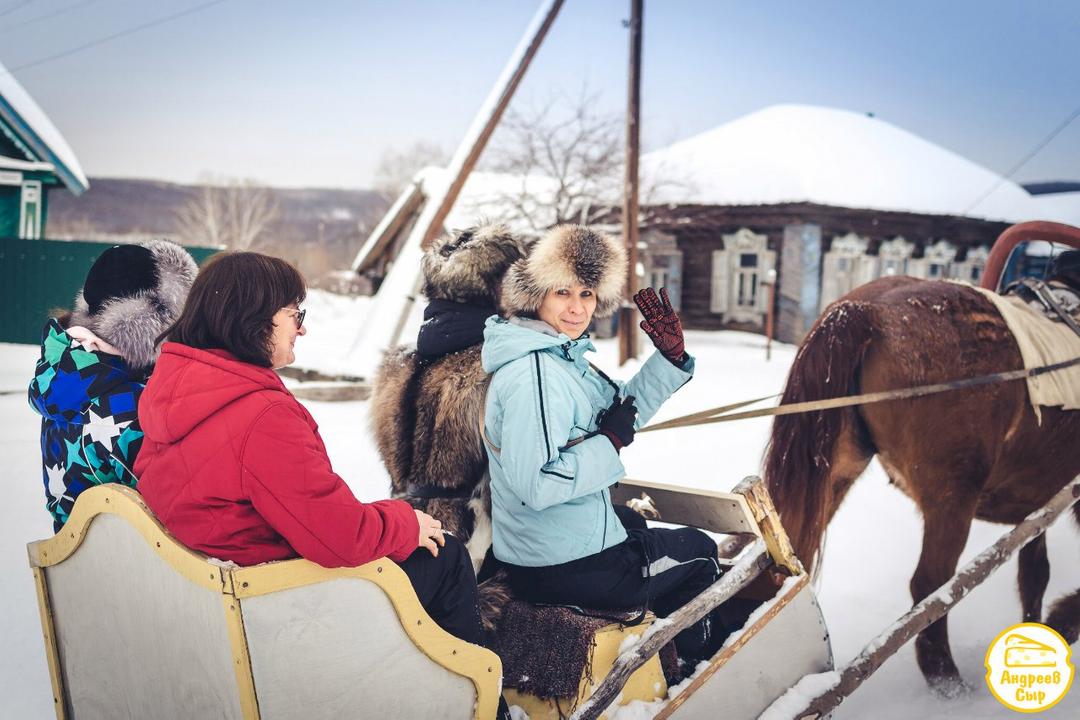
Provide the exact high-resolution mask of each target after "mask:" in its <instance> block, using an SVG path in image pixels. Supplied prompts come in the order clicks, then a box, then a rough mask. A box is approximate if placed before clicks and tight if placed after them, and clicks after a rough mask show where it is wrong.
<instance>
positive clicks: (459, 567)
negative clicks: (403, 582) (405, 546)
mask: <svg viewBox="0 0 1080 720" xmlns="http://www.w3.org/2000/svg"><path fill="white" fill-rule="evenodd" d="M398 565H399V566H400V567H401V569H402V570H404V571H405V574H406V575H408V576H409V581H410V582H411V583H412V586H413V590H415V591H416V596H417V597H418V598H420V604H421V605H423V606H424V609H425V610H427V613H428V615H430V616H431V619H432V620H434V621H435V622H436V623H438V625H439V627H441V628H442V629H443V630H445V631H446V632H448V633H450V634H451V635H453V636H455V637H458V638H461V639H462V640H465V641H466V642H471V643H473V644H475V645H483V644H484V636H483V630H482V629H481V625H480V607H479V604H478V601H479V597H478V595H477V592H476V575H474V574H473V567H472V560H470V559H469V553H468V551H467V550H466V549H465V545H464V544H463V543H462V542H461V541H460V540H458V539H457V538H456V537H454V536H453V535H447V536H446V545H445V546H443V547H441V548H439V556H438V557H435V556H433V555H432V554H431V553H430V552H429V551H428V550H427V549H426V548H422V547H421V548H417V549H416V550H414V551H413V553H412V555H410V556H409V557H407V558H406V559H405V560H404V561H403V562H401V563H398Z"/></svg>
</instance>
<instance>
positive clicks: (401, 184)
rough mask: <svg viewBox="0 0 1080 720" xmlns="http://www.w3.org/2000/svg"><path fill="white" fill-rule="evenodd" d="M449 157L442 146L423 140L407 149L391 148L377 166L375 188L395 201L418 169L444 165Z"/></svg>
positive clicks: (387, 198) (388, 198)
mask: <svg viewBox="0 0 1080 720" xmlns="http://www.w3.org/2000/svg"><path fill="white" fill-rule="evenodd" d="M449 159H450V158H449V157H448V156H447V154H446V151H445V150H443V149H442V148H441V147H439V146H438V145H435V144H434V143H430V142H425V141H423V140H421V141H419V142H416V143H413V144H412V145H411V146H410V147H408V148H406V149H405V150H395V149H393V148H390V149H388V150H386V151H385V152H384V153H383V155H382V158H381V159H380V160H379V164H378V166H377V167H376V168H375V179H374V185H375V190H376V192H378V193H379V194H380V195H382V196H383V197H384V198H385V199H386V200H388V201H390V202H393V201H394V200H396V199H397V197H398V195H400V194H401V193H402V191H403V190H404V189H405V188H406V187H408V185H409V183H410V182H411V181H412V179H413V176H414V175H416V173H417V171H418V170H421V169H423V168H425V167H427V166H428V165H436V166H439V167H442V166H444V165H446V163H447V161H448V160H449Z"/></svg>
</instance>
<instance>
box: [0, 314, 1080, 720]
mask: <svg viewBox="0 0 1080 720" xmlns="http://www.w3.org/2000/svg"><path fill="white" fill-rule="evenodd" d="M307 306H308V307H309V308H311V311H312V312H311V314H310V315H309V318H310V325H311V331H310V334H309V336H308V337H306V338H301V339H300V340H299V342H298V347H297V355H298V361H299V362H300V363H305V364H317V363H315V361H314V359H315V358H321V359H326V358H328V357H330V356H333V355H342V354H344V353H343V352H342V350H343V349H344V350H345V351H347V348H343V345H347V344H348V342H349V341H350V339H351V337H352V336H351V335H350V332H349V330H351V327H350V326H351V325H352V324H353V321H354V320H355V317H356V315H357V314H359V313H356V312H355V311H356V310H358V309H360V308H361V307H362V306H363V302H362V301H348V302H346V301H345V300H344V299H338V298H334V299H333V300H331V299H328V298H327V297H325V296H322V294H319V293H313V297H312V298H310V300H309V302H308V303H307ZM346 306H348V307H349V309H351V310H353V312H352V313H346V314H345V315H347V317H343V314H342V311H343V310H345V309H346ZM338 321H341V322H338ZM407 336H415V335H414V334H412V332H411V331H409V332H407ZM598 344H599V346H600V352H599V353H598V355H599V357H598V358H596V362H597V364H598V365H599V366H601V367H603V368H605V369H612V368H614V365H615V362H614V357H615V353H616V350H615V345H614V343H613V342H612V341H602V342H600V343H598ZM305 346H306V347H305ZM687 347H688V349H689V350H690V351H691V352H692V353H694V354H695V355H696V356H697V358H698V361H697V375H696V377H695V379H694V380H693V381H692V382H691V383H690V384H689V385H687V386H686V387H685V388H684V389H683V390H682V391H681V392H680V393H679V394H677V395H676V396H675V398H673V399H672V401H671V402H670V403H669V404H668V405H667V406H665V407H664V409H663V411H662V414H661V415H660V416H659V418H658V419H663V418H665V417H672V416H675V415H680V414H684V413H688V412H693V411H696V410H701V409H705V408H709V407H713V406H717V405H723V404H727V403H730V402H735V401H738V400H742V399H747V398H752V397H759V396H763V395H768V394H772V393H776V392H779V391H780V389H781V388H782V385H783V381H784V378H785V375H786V373H787V369H788V367H789V365H790V363H791V361H792V359H793V357H794V348H792V347H791V346H785V345H774V347H773V357H772V360H771V361H770V362H765V356H764V340H763V338H762V337H760V336H757V335H750V334H745V333H737V332H718V333H703V332H691V333H688V339H687ZM36 357H37V348H35V347H30V346H25V345H3V344H0V423H2V425H0V430H2V431H0V451H2V453H3V457H4V458H5V468H6V471H5V480H6V482H5V487H6V488H7V489H8V490H10V491H11V493H10V494H9V495H7V496H5V497H6V498H7V500H8V503H7V509H6V510H5V511H3V523H2V524H0V577H2V578H3V583H4V592H3V595H2V600H0V623H2V627H0V638H3V642H2V650H0V653H2V654H0V718H4V719H6V718H18V719H22V718H48V717H53V709H52V694H51V689H50V687H49V678H48V673H47V670H46V665H45V655H44V649H43V644H42V640H41V631H40V621H39V618H38V611H37V605H36V600H35V596H34V586H33V580H32V576H31V573H30V570H29V566H28V565H27V561H26V550H25V545H26V543H27V542H29V541H31V540H36V539H40V538H44V537H46V536H47V535H49V534H50V532H51V521H50V519H49V516H48V514H47V513H46V511H45V509H44V506H43V500H42V497H43V496H42V489H41V481H40V477H41V470H40V462H41V460H40V455H39V451H38V419H37V416H36V415H34V413H33V412H32V411H31V410H30V409H29V407H28V406H27V403H26V395H25V388H26V385H27V383H28V381H29V378H30V375H31V373H32V371H33V367H34V361H35V359H36ZM613 374H615V375H625V374H626V372H621V373H620V372H615V373H613ZM307 405H308V407H309V409H310V410H311V412H312V414H313V415H314V416H315V419H316V420H317V421H318V423H319V425H320V428H321V432H322V434H323V437H324V439H325V440H326V445H327V448H328V450H329V453H330V457H331V459H332V460H333V462H334V467H335V469H336V470H337V471H338V472H339V473H340V474H341V475H342V476H343V477H344V478H345V479H346V480H347V481H348V482H349V484H350V485H351V487H352V488H353V490H354V492H355V493H356V495H357V497H359V498H360V499H361V500H374V499H378V498H381V497H385V496H386V495H387V493H388V488H389V482H388V480H387V476H386V473H385V471H384V470H383V468H382V465H381V463H380V461H379V459H378V455H377V453H376V451H375V448H374V444H373V443H372V442H371V439H370V434H369V430H368V405H367V403H365V402H346V403H320V402H310V403H307ZM769 427H770V423H769V421H768V420H767V419H759V420H751V421H743V422H739V423H734V424H720V425H713V426H707V427H701V428H694V429H687V430H673V431H663V432H657V433H651V434H646V435H640V436H639V438H638V440H637V441H636V442H635V443H634V444H633V445H632V446H630V447H629V448H627V450H626V451H625V462H626V465H627V467H628V469H629V472H630V474H631V476H633V477H636V478H640V479H646V480H654V481H670V482H672V483H675V484H680V485H690V486H697V487H709V488H717V489H728V488H730V487H732V486H734V485H735V484H736V483H737V482H738V481H739V480H740V479H741V478H742V477H744V476H746V475H749V474H754V473H757V472H758V471H759V467H760V462H761V456H762V451H763V449H764V446H765V442H766V439H767V436H768V431H769ZM1005 530H1006V528H1004V527H1001V526H992V525H988V524H983V523H976V524H975V526H974V527H973V530H972V533H971V538H970V541H969V543H968V547H967V549H966V551H965V553H964V556H963V558H962V561H967V560H968V559H970V558H971V557H972V556H974V555H975V554H976V553H977V552H979V551H980V550H982V549H983V548H985V547H986V546H987V545H989V544H990V543H991V542H993V541H994V540H995V539H996V538H997V537H998V536H1000V535H1001V534H1002V533H1003V532H1005ZM920 537H921V523H920V520H919V518H918V515H917V512H916V510H915V507H914V506H913V504H912V503H911V502H910V501H909V500H908V499H907V498H905V497H904V496H903V495H901V494H900V493H899V492H898V491H897V490H895V489H894V488H892V487H890V486H889V485H888V483H887V482H886V479H885V476H884V473H883V472H882V471H881V469H880V468H879V467H878V466H877V465H876V463H875V464H874V465H872V466H871V469H870V470H869V471H868V472H867V473H866V475H865V476H864V477H863V478H862V479H861V480H860V481H859V482H858V483H857V484H856V485H855V487H854V489H853V490H852V492H851V494H850V495H849V496H848V499H847V501H846V502H845V503H844V505H843V507H842V508H841V510H840V512H839V514H838V515H837V517H836V519H835V520H834V522H833V524H832V526H831V527H830V531H829V536H828V544H827V546H826V550H825V559H824V570H823V572H822V575H821V578H820V585H819V588H818V593H819V597H820V601H821V605H822V608H823V611H824V613H825V616H826V621H827V624H828V627H829V629H830V632H831V634H832V643H833V651H834V653H835V655H836V659H837V662H838V663H843V662H846V661H847V660H849V659H850V658H852V657H853V656H854V655H855V654H856V653H857V652H858V651H859V650H860V649H861V647H862V645H863V644H865V643H867V642H869V640H870V639H871V638H872V637H873V636H874V635H875V634H876V633H877V632H878V631H879V630H881V629H882V628H884V627H885V626H886V625H887V624H889V623H890V622H891V621H892V620H893V619H895V618H896V617H897V616H899V615H900V614H902V613H903V612H904V611H905V610H907V609H908V608H909V607H910V599H909V596H908V590H907V585H908V581H909V579H910V576H911V573H912V571H913V569H914V567H915V562H916V558H917V556H918V548H919V542H920ZM1048 538H1049V550H1050V563H1051V567H1052V570H1051V579H1050V588H1049V590H1048V593H1047V598H1048V602H1049V601H1051V600H1053V599H1055V598H1057V597H1058V596H1060V595H1061V594H1062V593H1064V592H1067V591H1071V590H1072V589H1074V588H1076V587H1077V586H1080V533H1078V532H1077V531H1076V528H1075V526H1074V525H1073V524H1072V522H1071V520H1066V519H1063V520H1060V521H1059V522H1058V523H1057V524H1056V525H1055V526H1054V527H1052V528H1051V529H1050V531H1049V535H1048ZM1015 578H1016V563H1015V560H1014V561H1011V562H1009V563H1007V564H1006V565H1005V566H1004V567H1003V568H1002V569H1001V570H999V571H998V573H997V574H995V575H994V576H993V577H992V578H991V579H990V580H989V581H988V582H986V583H985V584H983V585H982V586H981V587H980V588H978V589H977V590H976V591H975V592H973V593H972V594H971V595H970V596H969V597H968V598H967V599H965V600H964V601H962V602H961V603H960V605H959V606H958V607H957V608H956V609H955V610H954V611H953V612H952V615H951V625H950V633H951V636H952V646H953V651H954V654H955V657H956V661H957V664H958V665H959V666H960V670H961V672H962V674H963V676H964V679H965V680H966V681H967V683H968V684H969V685H970V686H971V688H972V691H971V692H970V694H969V695H968V696H967V697H964V698H961V699H959V700H956V701H951V702H949V701H940V700H937V699H936V698H934V697H933V696H931V695H930V694H929V693H928V691H927V689H926V686H925V684H924V682H923V680H922V677H921V675H920V674H919V671H918V669H917V667H916V665H915V659H914V655H913V651H912V647H911V645H910V644H909V645H908V646H907V647H905V648H904V650H903V651H901V652H900V653H899V654H898V655H896V656H895V657H894V658H893V659H891V660H890V661H889V662H888V663H886V664H885V666H884V667H883V668H882V669H881V670H880V671H879V672H878V673H877V675H875V676H874V677H873V678H872V679H871V680H870V681H868V682H867V683H866V684H865V685H864V686H863V687H862V689H861V690H860V691H859V692H857V693H856V694H855V695H854V696H853V697H852V698H851V699H850V700H849V701H848V702H846V703H845V704H844V705H843V706H842V707H841V708H840V709H839V710H838V712H837V713H836V716H835V717H837V718H839V719H840V720H847V719H851V718H874V719H875V720H890V719H897V720H898V719H900V718H1008V717H1013V711H1011V710H1007V709H1005V708H1004V707H1002V706H1000V705H999V704H998V703H997V701H995V700H994V699H993V698H992V697H991V696H990V694H989V692H988V691H987V689H986V685H985V683H984V681H983V673H984V669H983V665H982V663H983V656H984V654H985V652H986V648H987V644H988V643H989V642H990V641H991V640H992V639H993V638H994V637H995V635H997V634H998V633H999V632H1000V631H1001V630H1003V629H1004V628H1005V627H1007V626H1009V625H1012V624H1014V623H1016V622H1019V620H1020V606H1019V600H1018V599H1017V596H1016V590H1015V586H1016V580H1015ZM1078 685H1080V683H1078ZM733 691H734V692H738V689H737V688H733ZM640 710H643V708H628V709H627V710H626V711H624V712H620V713H619V716H621V717H623V718H627V717H640V715H641V713H639V712H636V711H640ZM722 714H723V710H722V708H717V716H718V717H719V716H722ZM1043 716H1044V717H1047V718H1077V717H1080V689H1078V688H1077V687H1074V688H1073V689H1072V691H1071V692H1070V693H1069V695H1068V696H1067V697H1066V698H1065V699H1064V700H1063V701H1062V702H1061V703H1060V704H1059V705H1058V706H1057V707H1055V708H1053V709H1051V710H1049V711H1047V712H1046V713H1044V714H1043Z"/></svg>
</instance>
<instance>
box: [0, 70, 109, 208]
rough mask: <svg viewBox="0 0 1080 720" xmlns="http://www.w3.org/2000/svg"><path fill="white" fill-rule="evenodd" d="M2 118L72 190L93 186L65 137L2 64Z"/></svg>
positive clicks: (0, 100)
mask: <svg viewBox="0 0 1080 720" xmlns="http://www.w3.org/2000/svg"><path fill="white" fill-rule="evenodd" d="M0 119H2V120H3V121H4V122H5V123H6V124H7V125H8V127H10V128H11V129H12V131H14V132H15V133H16V135H17V136H18V139H19V141H20V142H22V143H23V144H24V145H26V146H27V147H28V148H30V151H31V152H32V153H33V154H34V155H36V156H37V157H36V158H35V159H36V160H39V161H41V162H45V163H49V164H50V165H52V169H53V170H54V171H55V172H56V174H57V176H59V178H60V179H61V180H62V181H63V182H64V185H66V186H67V188H68V189H69V190H71V192H72V193H74V194H76V195H78V194H80V193H82V192H83V191H84V190H86V189H87V188H88V187H90V183H89V181H88V180H87V179H86V175H84V174H83V170H82V167H80V166H79V161H78V159H77V158H76V157H75V153H74V152H73V151H72V149H71V146H69V145H68V144H67V141H66V140H64V136H63V135H61V134H60V131H59V130H57V129H56V126H55V125H53V124H52V121H51V120H49V118H48V116H47V115H46V114H45V112H44V111H43V110H42V109H41V108H40V107H39V106H38V104H37V103H36V102H34V99H33V98H32V97H30V94H29V93H27V92H26V90H24V89H23V87H22V85H20V84H19V81H18V80H16V79H15V76H14V75H12V74H11V73H10V72H8V70H7V68H5V67H4V66H3V64H0Z"/></svg>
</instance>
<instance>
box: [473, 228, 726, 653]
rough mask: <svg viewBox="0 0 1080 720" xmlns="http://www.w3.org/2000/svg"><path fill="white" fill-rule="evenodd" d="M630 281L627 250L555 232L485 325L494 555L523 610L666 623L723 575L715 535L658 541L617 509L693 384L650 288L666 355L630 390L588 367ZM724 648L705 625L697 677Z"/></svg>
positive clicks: (664, 308) (669, 313) (647, 308)
mask: <svg viewBox="0 0 1080 720" xmlns="http://www.w3.org/2000/svg"><path fill="white" fill-rule="evenodd" d="M625 274H626V254H625V251H624V250H623V248H622V246H621V245H620V244H619V243H618V242H617V241H615V240H614V239H613V238H611V237H608V236H606V235H603V234H601V233H598V232H596V231H593V230H590V229H588V228H585V227H578V226H561V227H558V228H555V229H554V230H553V231H551V232H550V233H549V234H548V235H547V236H545V237H544V238H542V239H541V240H540V241H539V242H538V243H537V244H536V246H535V247H534V248H533V249H532V251H531V253H530V254H529V256H528V257H527V258H525V259H523V260H519V261H517V262H516V263H515V264H514V265H513V266H511V268H510V270H509V271H508V272H507V275H506V278H505V279H504V281H503V289H502V302H501V305H502V308H503V314H504V316H502V317H498V316H497V317H492V318H489V319H488V321H487V326H486V328H485V332H484V347H483V353H482V361H483V365H484V369H485V370H486V371H487V372H489V373H493V377H492V380H491V386H490V388H489V390H488V394H487V404H486V408H485V416H484V433H485V440H486V441H487V448H488V456H489V460H490V465H489V472H490V475H491V503H492V525H493V533H494V538H493V551H494V553H495V557H496V558H497V559H498V560H500V561H501V562H502V563H504V564H505V565H506V567H507V570H508V577H509V582H510V585H511V587H512V588H513V589H514V591H515V593H516V594H517V595H518V596H519V597H522V598H524V599H526V600H530V601H533V602H544V603H557V604H567V605H575V606H583V607H589V608H595V609H634V608H639V609H643V608H645V607H648V608H650V609H652V610H654V611H655V612H656V613H657V614H659V615H661V616H664V615H667V614H669V613H671V612H673V611H674V610H676V609H678V608H679V607H681V606H682V605H683V604H685V602H687V601H688V600H689V599H690V598H692V597H694V596H695V595H696V594H698V593H699V592H701V590H703V589H704V588H706V587H708V586H709V585H710V584H712V583H713V582H714V581H715V580H716V579H717V578H718V577H719V574H720V568H719V564H718V563H717V560H716V556H717V549H716V544H715V543H714V542H713V541H712V540H711V539H710V538H709V536H708V535H706V534H705V533H703V532H701V531H699V530H695V529H692V528H683V529H678V530H666V529H648V528H646V527H645V524H644V521H642V520H640V519H638V520H637V521H636V522H633V521H630V520H629V518H630V517H632V513H624V512H620V513H619V515H616V513H615V509H614V508H613V507H612V504H611V497H610V494H609V491H608V488H609V487H610V486H611V485H613V484H615V483H617V482H618V481H619V480H620V479H622V478H623V476H624V475H625V471H624V469H623V465H622V462H621V461H620V459H619V451H620V450H621V449H622V448H623V447H624V446H626V445H628V444H630V443H631V442H633V439H634V433H635V431H636V430H637V428H639V427H640V426H642V425H644V424H645V423H646V422H648V420H649V419H650V418H651V417H652V416H653V414H654V413H655V412H656V411H657V410H658V409H659V407H660V405H661V404H662V403H663V402H664V401H665V400H667V398H668V397H670V396H671V394H672V393H673V392H675V391H676V390H678V389H679V388H680V387H682V386H683V385H685V384H686V383H687V382H688V381H689V380H690V378H691V377H692V376H693V372H694V360H693V358H691V357H690V356H689V355H687V354H686V352H685V347H684V342H683V334H682V328H681V325H680V323H679V318H678V316H677V315H676V314H675V312H674V310H672V308H671V304H670V302H668V298H667V293H666V291H663V290H661V297H657V295H656V293H655V292H654V291H653V290H652V289H651V288H650V289H648V290H645V291H642V292H641V293H638V295H636V296H635V298H634V300H635V302H637V304H638V307H639V308H640V309H641V311H642V314H643V315H644V316H645V320H644V321H643V322H642V323H641V326H642V329H644V330H645V332H646V333H647V334H648V335H649V336H650V337H651V338H652V340H653V343H654V344H655V345H656V347H657V352H655V353H653V355H652V356H651V357H650V358H649V359H648V360H647V361H646V362H645V364H644V365H643V366H642V368H641V370H640V371H639V372H638V373H637V375H635V376H634V378H633V379H632V380H630V381H629V382H627V383H625V384H623V383H619V382H616V381H614V380H612V379H610V378H609V377H607V376H606V375H605V374H604V373H603V372H601V371H600V370H598V369H597V368H595V367H594V366H592V365H591V364H590V363H589V362H588V361H587V360H586V359H585V353H586V352H588V351H590V350H594V349H595V348H594V347H593V345H592V343H591V342H590V341H589V340H588V336H587V335H586V334H585V331H586V329H587V328H588V326H589V323H590V321H591V320H592V318H593V316H594V314H595V315H597V316H604V315H607V314H610V313H611V311H613V310H614V309H615V308H616V307H618V304H619V302H620V300H621V296H622V288H623V280H624V278H625ZM620 518H621V519H622V520H626V521H627V522H626V526H624V523H623V521H622V520H620ZM722 638H723V633H722V632H713V630H712V620H711V619H710V618H708V617H706V618H705V619H704V620H702V621H701V622H699V623H697V624H696V625H694V626H692V627H691V628H689V629H688V630H686V631H684V632H683V633H682V634H680V635H679V637H678V638H677V639H676V648H677V649H678V651H679V655H680V658H681V659H682V660H683V661H685V662H686V663H688V664H690V667H693V664H696V663H697V662H698V661H700V660H703V659H706V658H708V657H709V656H711V655H712V653H713V652H715V650H716V649H717V646H718V643H719V641H720V640H722Z"/></svg>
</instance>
